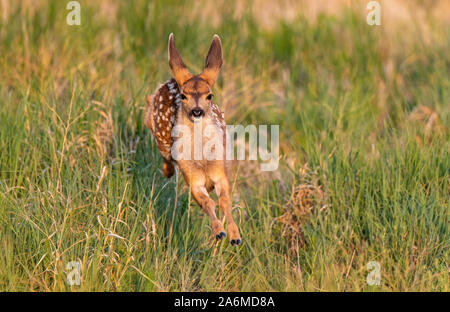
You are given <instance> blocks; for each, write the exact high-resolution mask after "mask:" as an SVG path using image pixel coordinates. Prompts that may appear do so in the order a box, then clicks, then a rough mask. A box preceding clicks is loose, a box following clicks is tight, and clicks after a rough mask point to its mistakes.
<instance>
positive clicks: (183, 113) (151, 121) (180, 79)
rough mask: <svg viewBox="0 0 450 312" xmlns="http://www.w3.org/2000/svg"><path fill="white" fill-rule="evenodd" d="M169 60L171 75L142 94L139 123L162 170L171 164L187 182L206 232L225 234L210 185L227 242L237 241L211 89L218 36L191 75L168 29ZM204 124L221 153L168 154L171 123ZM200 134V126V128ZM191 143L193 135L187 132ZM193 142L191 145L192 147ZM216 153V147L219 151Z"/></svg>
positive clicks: (222, 128) (221, 126)
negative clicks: (148, 134) (144, 100)
mask: <svg viewBox="0 0 450 312" xmlns="http://www.w3.org/2000/svg"><path fill="white" fill-rule="evenodd" d="M168 49H169V65H170V68H171V69H172V72H173V74H174V76H175V78H172V79H170V80H168V81H167V82H166V83H164V84H163V85H161V86H160V87H159V88H158V89H157V90H156V91H155V93H154V94H153V95H149V96H148V97H147V108H146V113H145V124H146V126H147V127H148V128H149V129H150V130H151V132H152V133H153V136H154V138H155V141H156V146H157V148H158V150H159V151H160V153H161V156H162V157H163V159H164V164H163V172H164V175H165V176H166V177H167V178H170V177H171V176H172V175H173V174H174V171H175V169H174V164H177V165H178V167H179V168H180V169H181V172H182V173H183V176H184V179H185V180H186V183H187V184H188V185H189V187H190V189H191V192H192V195H193V197H194V199H195V201H196V202H197V203H198V204H199V205H200V206H201V207H202V209H203V210H204V211H205V212H206V214H207V215H208V216H209V217H210V218H211V226H212V232H213V234H214V235H215V236H216V238H217V240H220V239H222V238H224V237H226V234H225V230H224V228H223V225H222V222H221V221H220V220H219V219H218V218H217V216H216V212H215V208H216V204H215V202H214V200H212V199H211V197H209V194H208V193H209V192H211V191H212V190H213V189H215V190H216V193H217V196H218V198H219V208H220V210H221V211H222V212H223V213H224V214H225V218H226V220H227V223H228V226H227V229H228V235H229V239H230V241H231V245H240V244H241V237H240V235H239V230H238V227H237V225H236V223H235V222H234V220H233V216H232V214H231V199H230V192H231V189H230V182H229V180H228V176H227V161H226V157H225V153H226V148H225V144H226V124H225V121H224V117H223V114H222V112H221V111H220V109H219V108H218V107H217V105H216V104H214V103H213V101H212V97H213V94H212V93H211V89H212V87H213V85H214V83H215V81H216V79H217V76H218V74H219V70H220V68H221V66H222V44H221V41H220V38H219V36H217V35H214V37H213V41H212V43H211V47H210V48H209V51H208V55H207V56H206V63H205V68H204V69H203V71H202V73H201V74H199V75H193V74H192V73H191V72H190V71H189V70H188V69H187V67H186V65H185V64H184V62H183V60H182V58H181V56H180V54H179V53H178V51H177V49H176V47H175V41H174V38H173V34H170V36H169V47H168ZM196 124H197V125H198V124H201V125H202V129H205V128H207V127H208V126H209V127H210V128H211V127H212V128H213V130H214V131H213V132H215V133H216V134H218V135H220V138H221V139H222V140H221V145H222V147H223V149H222V150H223V154H222V155H221V156H223V157H217V158H214V159H212V160H208V159H203V158H202V159H201V160H197V159H194V158H195V157H194V158H192V157H189V159H177V160H176V159H174V158H173V157H172V153H171V150H172V145H173V144H174V142H175V141H176V136H175V135H174V133H173V132H175V131H172V130H173V129H174V127H177V126H182V127H187V129H189V130H191V132H190V133H193V132H194V131H195V130H194V126H195V125H196ZM202 136H205V132H203V133H202ZM189 140H191V142H190V143H191V145H190V146H194V139H193V138H190V139H189ZM194 148H195V147H194ZM219 153H222V152H221V151H220V152H219Z"/></svg>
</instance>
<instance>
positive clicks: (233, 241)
mask: <svg viewBox="0 0 450 312" xmlns="http://www.w3.org/2000/svg"><path fill="white" fill-rule="evenodd" d="M241 243H242V241H241V239H240V238H238V239H232V240H231V246H234V245H240V244H241Z"/></svg>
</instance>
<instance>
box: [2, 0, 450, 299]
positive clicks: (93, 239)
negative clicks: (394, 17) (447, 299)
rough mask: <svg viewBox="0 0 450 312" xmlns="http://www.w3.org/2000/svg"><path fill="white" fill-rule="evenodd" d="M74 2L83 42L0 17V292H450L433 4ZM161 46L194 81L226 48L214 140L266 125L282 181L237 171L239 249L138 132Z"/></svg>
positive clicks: (444, 26)
mask: <svg viewBox="0 0 450 312" xmlns="http://www.w3.org/2000/svg"><path fill="white" fill-rule="evenodd" d="M80 3H81V7H82V11H81V12H82V16H81V23H82V24H81V25H80V26H68V25H67V24H66V22H65V18H66V14H67V13H68V11H67V10H66V9H65V3H64V1H56V0H55V1H28V2H27V1H25V2H22V1H21V2H15V1H3V2H1V5H0V13H1V14H0V16H1V19H0V73H1V76H0V151H1V152H0V247H1V249H2V252H0V290H1V291H180V290H182V291H233V290H234V291H431V290H433V291H449V256H450V249H449V243H450V235H449V226H448V222H449V220H448V216H449V211H450V210H449V198H450V196H449V194H450V171H449V169H450V155H449V150H450V140H449V129H448V125H449V124H450V117H449V107H450V106H449V99H450V92H449V91H450V83H449V77H450V57H449V55H450V54H449V53H448V51H449V47H450V28H449V27H448V23H447V21H445V20H444V21H443V20H439V19H438V18H435V17H433V15H432V14H431V13H430V12H431V10H430V9H429V8H428V9H427V7H426V6H425V4H430V3H431V2H425V4H419V3H415V4H414V5H415V10H416V11H415V12H419V11H420V12H422V11H424V10H425V11H426V14H425V19H424V20H412V21H408V23H407V24H401V22H398V25H397V24H395V23H391V24H388V22H389V20H387V19H384V20H383V25H382V26H368V25H367V24H366V22H365V14H366V13H367V12H366V11H365V10H364V9H365V8H364V9H363V10H359V9H358V8H345V7H342V8H341V9H340V10H339V11H338V12H336V13H330V12H328V13H322V14H319V15H317V16H316V17H315V18H312V17H311V16H309V15H307V14H306V13H305V14H302V13H301V12H302V11H299V12H298V14H296V15H295V16H294V17H292V18H284V17H283V16H281V18H280V20H277V19H275V18H274V17H270V18H263V17H261V16H260V15H258V14H263V13H268V12H269V13H270V11H272V10H271V8H270V5H269V3H268V2H267V3H265V5H267V6H268V7H265V6H260V7H259V8H260V9H259V10H258V9H257V10H255V9H254V8H253V9H252V6H253V7H254V6H257V3H258V2H255V3H254V4H253V5H252V4H247V5H242V2H241V1H236V2H235V3H234V4H235V5H236V6H237V7H240V9H239V10H237V9H236V10H234V8H233V7H234V6H233V5H230V4H227V3H228V1H227V2H225V1H223V2H219V3H218V4H215V5H211V4H210V2H204V3H200V4H195V5H194V4H192V3H190V2H177V1H164V2H153V1H151V2H149V1H126V2H125V1H112V0H111V1H106V0H105V1H99V2H97V4H94V3H92V2H91V1H83V0H81V1H80ZM239 4H240V5H239ZM271 5H273V4H271ZM430 5H431V4H430ZM446 8H447V9H448V7H446ZM217 9H218V11H217ZM386 10H387V9H385V11H384V12H387V11H386ZM218 12H220V13H218ZM427 12H428V13H427ZM447 12H448V11H447ZM387 13H388V12H387ZM391 13H392V12H391ZM387 15H388V14H386V16H387ZM383 16H384V15H383ZM447 16H448V14H447ZM267 20H270V21H272V22H273V23H271V24H268V25H266V23H265V21H267ZM388 25H390V26H388ZM424 25H425V26H427V27H422V26H424ZM170 32H173V33H174V34H175V38H176V41H177V45H178V47H179V50H180V52H181V54H182V55H183V58H184V60H185V61H186V63H187V64H188V66H190V68H191V69H192V70H193V71H195V72H199V71H200V70H201V68H202V65H203V62H204V57H205V55H206V52H207V49H208V47H209V44H210V40H211V38H212V35H213V34H214V33H218V34H219V35H220V36H221V38H222V42H223V45H224V58H225V63H224V66H223V69H222V72H221V75H220V78H219V81H218V83H217V84H216V86H215V94H216V101H217V103H219V106H220V107H221V108H222V109H223V110H224V111H225V115H226V119H227V123H228V124H251V123H253V124H279V125H280V136H281V137H280V154H281V155H282V158H281V160H280V166H279V168H278V170H277V171H275V172H269V173H262V172H259V170H258V165H257V163H255V162H250V161H249V162H245V163H236V164H234V170H232V173H233V174H232V177H231V180H232V181H233V198H234V203H233V205H234V208H235V209H234V214H235V219H236V220H237V223H238V225H239V227H240V229H241V233H242V236H243V239H244V244H243V245H242V246H240V247H232V246H231V245H230V244H229V243H228V242H227V241H226V242H222V243H219V244H216V243H215V241H214V239H213V238H212V236H211V231H210V225H209V220H208V218H207V217H206V216H205V215H204V214H203V213H202V212H201V211H200V209H199V208H198V207H197V206H196V205H195V204H194V203H193V202H192V200H191V197H190V195H189V192H188V188H187V187H186V185H185V183H184V181H183V179H182V176H181V175H180V174H178V175H177V176H176V177H173V178H171V179H170V180H166V179H164V177H163V175H162V173H161V170H160V169H161V165H162V164H161V158H160V156H159V154H158V152H157V150H156V147H155V145H154V142H153V141H152V139H151V136H150V133H149V131H148V130H147V129H146V128H145V127H144V125H143V108H144V106H145V96H146V95H147V94H150V93H151V92H153V90H154V89H155V88H156V87H157V86H158V85H159V84H160V83H162V82H164V81H165V80H167V79H168V78H169V77H171V73H170V69H169V66H168V62H167V51H166V43H167V38H168V34H169V33H170ZM70 261H79V262H80V264H81V272H82V274H81V285H79V286H69V285H68V284H67V282H66V276H67V273H68V270H67V269H66V266H67V263H68V262H70ZM370 261H378V262H379V263H380V265H381V285H379V286H369V285H368V284H367V282H366V277H367V274H368V273H369V271H368V270H367V267H366V265H367V263H368V262H370Z"/></svg>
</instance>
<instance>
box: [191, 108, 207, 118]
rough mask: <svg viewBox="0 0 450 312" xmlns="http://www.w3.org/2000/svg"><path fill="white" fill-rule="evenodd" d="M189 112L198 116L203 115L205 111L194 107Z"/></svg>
mask: <svg viewBox="0 0 450 312" xmlns="http://www.w3.org/2000/svg"><path fill="white" fill-rule="evenodd" d="M191 114H192V116H194V117H196V118H199V117H202V116H203V115H205V112H204V111H203V109H201V108H194V109H193V110H191Z"/></svg>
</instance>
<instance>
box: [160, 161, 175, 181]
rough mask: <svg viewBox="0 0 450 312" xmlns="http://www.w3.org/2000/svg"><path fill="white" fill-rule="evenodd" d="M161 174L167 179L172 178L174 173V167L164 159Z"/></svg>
mask: <svg viewBox="0 0 450 312" xmlns="http://www.w3.org/2000/svg"><path fill="white" fill-rule="evenodd" d="M163 172H164V175H165V176H166V178H167V179H168V178H170V177H172V176H173V174H174V173H175V167H174V166H173V164H172V163H171V162H170V161H168V160H166V159H164V164H163Z"/></svg>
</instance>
